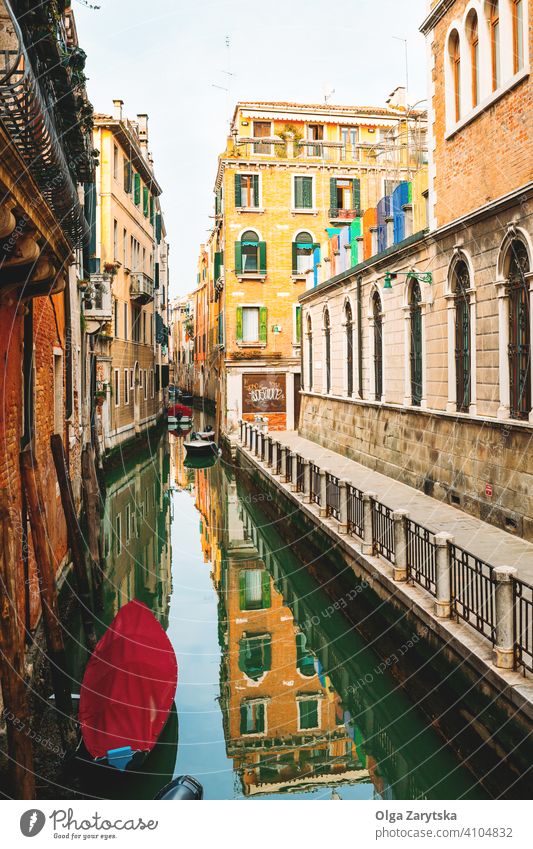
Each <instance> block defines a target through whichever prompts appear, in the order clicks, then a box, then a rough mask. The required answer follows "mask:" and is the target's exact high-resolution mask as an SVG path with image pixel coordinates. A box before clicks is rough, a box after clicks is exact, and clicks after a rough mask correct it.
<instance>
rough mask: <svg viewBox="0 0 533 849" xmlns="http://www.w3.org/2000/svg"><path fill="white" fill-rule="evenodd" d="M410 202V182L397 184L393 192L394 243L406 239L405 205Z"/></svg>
mask: <svg viewBox="0 0 533 849" xmlns="http://www.w3.org/2000/svg"><path fill="white" fill-rule="evenodd" d="M407 203H409V183H408V182H403V183H400V185H399V186H396V188H395V189H394V191H393V193H392V215H393V218H394V244H397V242H401V241H403V239H405V212H404V211H403V207H404V206H405V204H407Z"/></svg>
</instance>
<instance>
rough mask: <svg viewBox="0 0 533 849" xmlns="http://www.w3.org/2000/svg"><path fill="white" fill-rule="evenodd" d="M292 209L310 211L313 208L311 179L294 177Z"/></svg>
mask: <svg viewBox="0 0 533 849" xmlns="http://www.w3.org/2000/svg"><path fill="white" fill-rule="evenodd" d="M294 208H295V209H312V208H313V178H312V177H295V178H294Z"/></svg>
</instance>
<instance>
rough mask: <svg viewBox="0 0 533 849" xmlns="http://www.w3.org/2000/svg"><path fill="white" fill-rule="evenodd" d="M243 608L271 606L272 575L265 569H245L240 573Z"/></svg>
mask: <svg viewBox="0 0 533 849" xmlns="http://www.w3.org/2000/svg"><path fill="white" fill-rule="evenodd" d="M239 604H240V608H241V610H265V609H266V608H268V607H270V575H269V574H268V572H267V571H266V570H265V569H243V570H242V571H241V572H240V574H239Z"/></svg>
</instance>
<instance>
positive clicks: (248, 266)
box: [241, 230, 259, 273]
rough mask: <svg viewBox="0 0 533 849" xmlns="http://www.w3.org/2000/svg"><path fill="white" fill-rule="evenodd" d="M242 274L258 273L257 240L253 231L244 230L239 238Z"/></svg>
mask: <svg viewBox="0 0 533 849" xmlns="http://www.w3.org/2000/svg"><path fill="white" fill-rule="evenodd" d="M241 256H242V271H243V273H246V272H249V271H252V272H257V271H259V238H258V236H257V233H256V232H255V230H246V232H245V233H243V234H242V237H241Z"/></svg>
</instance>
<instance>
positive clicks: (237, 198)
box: [235, 174, 242, 206]
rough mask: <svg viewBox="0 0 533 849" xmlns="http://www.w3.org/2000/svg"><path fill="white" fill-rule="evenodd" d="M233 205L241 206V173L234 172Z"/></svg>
mask: <svg viewBox="0 0 533 849" xmlns="http://www.w3.org/2000/svg"><path fill="white" fill-rule="evenodd" d="M235 206H242V201H241V175H240V174H235Z"/></svg>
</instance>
